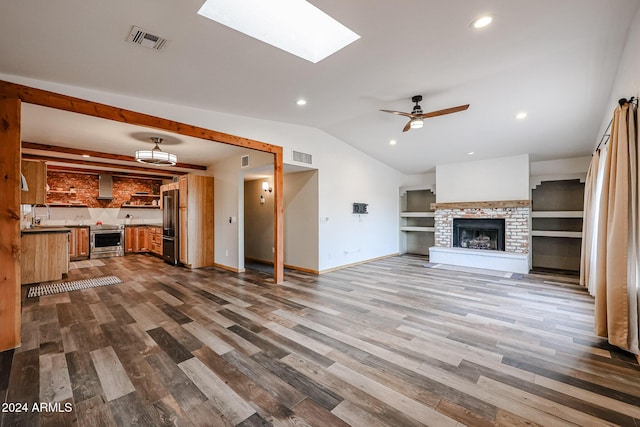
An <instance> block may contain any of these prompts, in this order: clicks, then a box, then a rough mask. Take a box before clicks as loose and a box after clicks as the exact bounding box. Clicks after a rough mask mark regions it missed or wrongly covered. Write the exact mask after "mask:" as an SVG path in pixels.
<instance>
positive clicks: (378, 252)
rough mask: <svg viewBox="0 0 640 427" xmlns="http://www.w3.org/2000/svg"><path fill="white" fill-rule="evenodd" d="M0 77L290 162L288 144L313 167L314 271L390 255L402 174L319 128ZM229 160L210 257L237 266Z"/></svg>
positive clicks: (236, 193) (235, 195) (236, 210)
mask: <svg viewBox="0 0 640 427" xmlns="http://www.w3.org/2000/svg"><path fill="white" fill-rule="evenodd" d="M0 79H2V80H6V81H11V82H15V83H19V84H24V85H28V86H32V87H37V88H41V89H45V90H50V91H53V92H58V93H62V94H66V95H70V96H75V97H78V98H82V99H87V100H91V101H95V102H101V103H104V104H108V105H112V106H115V107H120V108H125V109H129V110H133V111H138V112H141V113H145V114H150V115H154V116H158V117H163V118H167V119H171V120H175V121H178V122H183V123H187V124H192V125H196V126H201V127H204V128H208V129H213V130H217V131H221V132H226V133H230V134H233V135H238V136H242V137H245V138H250V139H255V140H259V141H264V142H267V143H270V144H274V145H279V146H282V147H283V150H284V162H285V163H291V164H297V163H296V162H294V161H293V160H292V155H291V152H292V150H294V149H295V150H296V151H301V152H304V153H309V154H311V155H312V156H313V164H312V165H301V166H310V167H313V168H316V169H318V171H319V173H318V189H319V190H318V194H319V201H318V211H319V212H320V218H317V219H316V220H317V221H319V244H318V247H319V250H318V258H319V262H318V268H319V270H326V269H331V268H335V267H339V266H343V265H347V264H350V263H355V262H360V261H365V260H368V259H372V258H377V257H381V256H386V255H390V254H395V253H398V247H399V238H398V227H399V216H398V211H399V208H398V204H399V198H398V188H399V187H400V184H401V182H402V174H401V173H399V172H398V171H396V170H394V169H392V168H390V167H388V166H386V165H384V164H383V163H381V162H379V161H377V160H375V159H373V158H371V157H369V156H367V155H365V154H363V153H362V152H360V151H358V150H356V149H354V148H353V147H351V146H349V145H347V144H345V143H344V142H342V141H340V140H338V139H336V138H334V137H333V136H330V135H328V134H327V133H325V132H323V131H320V130H318V129H315V128H309V127H306V126H296V125H290V124H286V123H278V122H272V121H266V120H257V119H253V118H247V117H241V116H234V115H230V114H224V113H219V112H213V111H208V110H203V109H198V108H191V107H185V106H181V105H175V104H169V103H163V102H157V101H152V100H146V99H141V98H134V97H130V96H126V95H120V94H114V93H106V92H99V91H94V90H90V89H86V88H81V87H76V86H68V85H62V84H58V83H52V82H45V81H39V80H34V79H28V78H24V77H19V76H9V75H0ZM232 163H233V162H231V161H230V162H229V164H228V165H227V164H224V162H221V163H217V164H216V165H215V168H214V172H213V174H214V176H215V178H216V184H215V185H216V187H215V203H216V208H215V212H216V220H215V224H216V245H215V246H216V247H215V251H216V252H215V259H216V263H219V264H222V265H226V266H229V267H232V268H239V269H242V268H244V266H243V265H242V264H241V262H242V260H241V259H240V256H239V254H240V249H241V247H242V246H243V245H244V243H243V238H242V237H241V234H240V232H239V230H238V224H239V222H236V223H233V224H229V222H228V217H229V216H235V217H237V218H238V220H240V218H241V216H242V213H241V211H242V209H241V203H242V202H241V201H242V199H243V195H242V192H243V189H242V188H243V184H242V181H240V180H239V179H240V178H239V175H240V174H239V172H237V171H236V172H234V167H235V168H236V169H238V166H237V164H236V163H234V164H232ZM354 202H362V203H369V211H370V213H369V215H366V216H364V215H363V216H360V217H358V216H356V215H352V213H351V204H352V203H354ZM221 221H222V222H221ZM239 236H240V237H239ZM227 253H228V254H229V255H226V254H227Z"/></svg>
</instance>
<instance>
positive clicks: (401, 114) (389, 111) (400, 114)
mask: <svg viewBox="0 0 640 427" xmlns="http://www.w3.org/2000/svg"><path fill="white" fill-rule="evenodd" d="M380 111H383V112H385V113H391V114H397V115H398V116H405V117H413V114H411V113H403V112H402V111H392V110H380Z"/></svg>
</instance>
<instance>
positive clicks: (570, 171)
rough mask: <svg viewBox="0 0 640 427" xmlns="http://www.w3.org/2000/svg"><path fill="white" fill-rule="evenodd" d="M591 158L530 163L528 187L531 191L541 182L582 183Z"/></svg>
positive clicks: (582, 157)
mask: <svg viewBox="0 0 640 427" xmlns="http://www.w3.org/2000/svg"><path fill="white" fill-rule="evenodd" d="M590 162H591V156H581V157H571V158H568V159H556V160H545V161H540V162H531V165H530V168H529V173H530V175H531V176H530V181H529V187H530V188H531V189H532V190H533V189H535V188H536V187H537V186H538V185H540V184H541V183H542V182H543V181H558V180H565V179H579V180H580V182H584V180H585V179H586V177H587V170H588V169H589V163H590Z"/></svg>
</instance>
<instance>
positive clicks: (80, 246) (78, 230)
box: [69, 227, 89, 261]
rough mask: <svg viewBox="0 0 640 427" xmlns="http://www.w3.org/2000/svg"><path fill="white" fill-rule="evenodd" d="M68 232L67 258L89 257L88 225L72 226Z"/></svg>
mask: <svg viewBox="0 0 640 427" xmlns="http://www.w3.org/2000/svg"><path fill="white" fill-rule="evenodd" d="M70 230H71V232H70V233H69V259H70V260H73V261H75V260H77V259H84V258H88V257H89V227H72V228H70Z"/></svg>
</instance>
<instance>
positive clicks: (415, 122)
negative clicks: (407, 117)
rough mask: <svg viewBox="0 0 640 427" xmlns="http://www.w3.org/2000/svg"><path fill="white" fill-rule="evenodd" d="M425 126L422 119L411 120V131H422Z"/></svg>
mask: <svg viewBox="0 0 640 427" xmlns="http://www.w3.org/2000/svg"><path fill="white" fill-rule="evenodd" d="M423 125H424V121H423V120H422V119H411V129H420V128H421V127H422V126H423Z"/></svg>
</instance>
